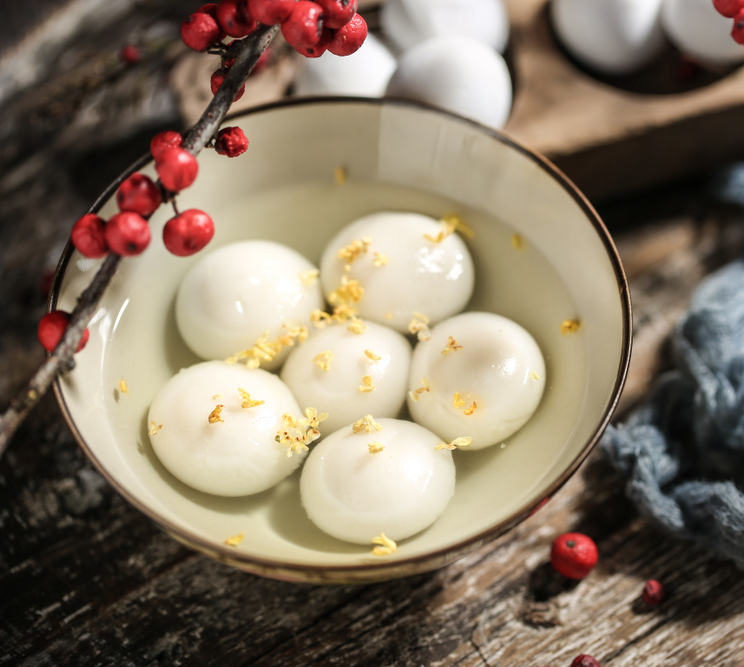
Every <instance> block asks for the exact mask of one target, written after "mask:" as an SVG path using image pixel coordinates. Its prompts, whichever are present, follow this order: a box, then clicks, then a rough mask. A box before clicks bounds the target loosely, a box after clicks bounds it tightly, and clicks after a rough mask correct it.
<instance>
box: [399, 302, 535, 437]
mask: <svg viewBox="0 0 744 667" xmlns="http://www.w3.org/2000/svg"><path fill="white" fill-rule="evenodd" d="M409 387H410V391H409V394H408V409H409V410H410V412H411V416H412V417H413V419H414V421H416V422H418V423H419V424H422V425H423V426H425V427H426V428H428V429H430V430H432V431H434V433H436V434H437V435H439V436H440V437H441V438H443V439H445V440H448V439H451V438H456V437H458V436H463V435H465V436H468V437H471V438H472V439H473V442H472V444H471V446H470V447H468V450H475V449H481V448H483V447H488V446H490V445H494V444H496V443H500V442H502V441H503V440H504V439H505V438H508V437H509V436H510V435H512V433H515V432H516V431H517V430H519V429H520V428H522V426H523V425H524V424H525V423H526V422H527V420H528V419H529V418H530V417H531V416H532V414H533V413H534V412H535V410H536V409H537V406H538V405H539V403H540V399H541V397H542V394H543V389H544V388H545V361H544V359H543V356H542V353H541V352H540V348H539V347H538V345H537V343H536V342H535V339H534V338H533V337H532V336H531V335H530V334H529V333H528V332H527V331H526V330H525V329H523V328H522V327H521V326H519V325H518V324H517V323H516V322H513V321H512V320H510V319H508V318H506V317H502V316H501V315H494V314H492V313H463V314H462V315H457V316H456V317H453V318H450V319H449V320H445V321H444V322H441V323H440V324H438V325H437V326H436V327H435V328H434V329H433V330H432V331H431V337H430V338H429V340H426V341H421V342H419V343H418V345H417V346H416V349H415V350H414V352H413V358H412V360H411V375H410V380H409Z"/></svg>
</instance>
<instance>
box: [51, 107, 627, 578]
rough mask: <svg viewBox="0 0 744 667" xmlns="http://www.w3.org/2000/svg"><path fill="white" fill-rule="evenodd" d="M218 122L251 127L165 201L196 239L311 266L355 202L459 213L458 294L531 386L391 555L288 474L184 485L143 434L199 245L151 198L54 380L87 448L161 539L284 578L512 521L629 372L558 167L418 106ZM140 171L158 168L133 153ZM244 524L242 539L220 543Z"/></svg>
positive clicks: (77, 261)
mask: <svg viewBox="0 0 744 667" xmlns="http://www.w3.org/2000/svg"><path fill="white" fill-rule="evenodd" d="M229 124H231V125H236V124H237V125H239V126H240V127H241V128H242V129H243V130H244V132H245V134H246V135H247V136H248V137H249V139H250V142H251V144H250V148H249V150H248V152H247V153H246V154H244V155H243V156H241V157H239V158H235V159H228V158H225V157H222V156H219V155H216V154H215V152H214V151H205V152H204V153H203V154H202V155H201V156H200V157H199V163H200V174H199V178H198V179H197V181H196V183H195V184H194V185H193V186H192V187H191V188H190V189H189V190H186V191H185V192H184V193H182V195H181V196H180V201H179V205H180V207H181V209H182V210H183V209H186V208H189V207H197V208H202V209H204V210H206V211H208V212H209V213H210V214H211V215H212V217H213V218H214V220H215V224H216V228H217V231H216V234H215V238H214V240H213V241H212V243H211V244H210V246H209V247H208V248H207V249H206V250H205V251H204V252H209V251H210V250H214V249H216V248H218V247H220V246H222V245H224V244H226V243H229V242H232V241H235V240H238V239H247V238H259V239H271V240H274V241H278V242H281V243H285V244H287V245H289V246H291V247H293V248H295V249H297V250H298V251H300V252H302V253H303V254H305V255H306V256H307V257H308V258H309V259H310V260H311V261H313V262H315V263H317V262H318V261H319V258H320V255H321V252H322V250H323V247H324V245H325V243H326V241H327V240H328V239H330V238H331V237H332V236H333V235H334V234H335V233H336V232H337V231H338V230H339V229H340V228H341V227H342V226H343V225H345V224H346V223H348V222H349V221H351V220H353V219H354V218H356V217H358V216H361V215H363V214H367V213H370V212H373V211H379V210H386V209H387V210H391V209H392V210H396V209H397V210H415V211H420V212H423V213H427V214H430V215H433V216H437V217H439V216H442V215H446V214H448V213H452V212H456V213H458V214H460V215H461V217H462V218H463V219H464V220H466V221H467V222H468V224H469V225H470V226H471V227H472V228H473V230H474V232H475V238H474V239H473V240H471V241H468V244H469V247H470V249H471V252H472V254H473V258H474V262H475V266H476V272H477V273H476V288H475V293H474V296H473V298H472V300H471V303H470V304H469V307H468V308H469V309H470V310H487V311H493V312H496V313H499V314H502V315H505V316H507V317H510V318H512V319H514V320H516V321H517V322H518V323H519V324H521V325H522V326H524V327H525V328H527V330H528V331H530V332H531V333H532V335H533V336H534V337H535V338H536V340H537V342H538V344H539V345H540V346H541V348H542V350H543V353H544V354H545V357H546V362H547V389H546V393H545V395H544V397H543V400H542V402H541V404H540V406H539V408H538V410H537V412H536V413H535V415H534V417H533V418H532V419H531V420H530V422H529V423H528V424H527V425H526V426H525V427H524V428H523V429H521V430H520V431H519V432H518V433H517V434H515V435H514V436H512V437H511V438H510V439H509V440H508V441H507V443H506V444H505V446H503V447H499V446H498V445H497V446H494V447H491V448H489V449H485V450H481V451H477V452H465V451H462V452H460V451H458V452H455V453H454V456H455V464H456V468H457V487H456V492H455V496H454V498H453V500H452V502H451V503H450V504H449V506H448V507H447V509H446V511H445V512H444V514H443V515H442V516H441V517H440V518H439V519H438V520H437V521H436V522H435V523H434V524H433V525H432V526H431V527H430V528H428V529H426V530H424V531H422V532H421V533H419V534H418V535H415V536H414V537H412V538H409V539H407V540H405V541H403V542H401V544H400V545H399V549H398V550H397V552H396V553H394V554H393V555H392V556H388V557H376V556H373V555H371V552H370V549H369V548H365V547H360V546H358V545H352V544H345V543H343V542H340V541H337V540H335V539H334V538H331V537H329V536H327V535H325V534H324V533H322V532H320V531H319V530H318V529H317V528H316V527H315V526H314V525H313V524H312V523H311V522H310V521H309V520H308V519H307V516H306V514H305V510H304V509H303V507H302V506H301V504H300V500H299V491H298V488H299V475H298V474H296V475H294V476H292V477H290V478H289V479H288V480H285V481H284V482H282V483H280V484H279V485H278V486H277V487H275V488H274V489H271V490H269V491H265V492H264V493H261V494H259V495H256V496H249V497H244V498H219V497H215V496H210V495H207V494H203V493H200V492H198V491H194V490H193V489H191V488H189V487H186V486H185V485H183V484H182V483H181V482H179V481H178V480H176V479H175V478H174V477H173V476H172V475H171V474H170V473H168V472H167V471H166V470H165V469H164V468H163V466H162V465H161V464H160V463H159V461H158V460H157V459H156V457H155V455H154V454H153V451H152V448H151V446H150V443H149V438H148V433H147V411H148V408H149V405H150V402H151V400H152V399H153V397H154V396H155V394H156V392H157V391H158V389H159V388H160V387H161V385H162V384H163V383H164V382H165V381H166V380H167V379H168V378H169V377H171V376H172V375H173V374H174V373H176V372H177V371H178V370H179V369H180V368H182V367H184V366H188V365H190V364H192V363H194V362H196V361H197V359H196V357H195V356H194V355H193V354H192V353H191V352H190V351H189V350H188V349H187V348H186V346H185V344H184V343H183V341H182V340H181V338H180V336H179V334H178V331H177V329H176V325H175V318H174V299H175V294H176V289H177V287H178V284H179V281H180V279H181V278H182V276H183V275H184V273H185V272H186V271H187V270H188V269H189V267H191V266H192V265H193V263H194V262H195V261H197V260H198V258H199V257H200V255H196V256H195V257H192V258H178V257H174V256H172V255H170V254H169V253H168V252H167V251H166V250H165V248H164V247H163V245H162V242H161V240H160V234H161V229H162V226H163V224H164V223H165V221H166V220H167V219H168V217H169V212H168V210H167V209H166V208H165V207H163V208H161V209H160V210H159V211H158V212H157V213H156V214H155V215H154V216H153V218H152V220H151V225H152V228H153V242H152V243H151V246H150V247H149V248H148V249H147V251H146V252H145V253H143V254H142V255H140V256H139V257H136V258H132V259H127V260H125V261H124V262H123V263H122V266H121V267H120V270H119V274H118V275H117V277H116V278H115V280H114V282H113V283H112V285H111V286H110V288H109V289H108V291H107V292H106V294H105V296H104V298H103V301H102V303H101V305H100V308H99V310H98V312H97V313H96V315H95V317H94V318H93V320H92V322H91V325H90V332H91V336H90V341H89V343H88V345H87V347H86V348H85V350H84V351H83V352H81V353H80V354H78V355H77V366H76V368H75V369H74V371H72V372H71V373H69V374H68V375H67V376H65V377H63V378H62V379H60V380H58V381H57V383H56V386H55V389H56V393H57V397H58V400H59V403H60V406H61V408H62V410H63V413H64V414H65V416H66V419H67V420H68V423H69V424H70V427H71V429H72V431H73V433H74V434H75V436H76V437H77V439H78V441H79V442H80V445H81V446H82V447H83V450H84V451H85V453H86V454H87V455H88V457H89V458H90V459H91V461H92V462H93V464H94V465H95V466H96V467H97V468H98V470H99V471H100V472H101V473H102V474H103V475H104V476H105V477H106V479H107V480H108V481H109V482H110V483H111V484H112V485H113V486H114V487H115V488H116V489H117V490H118V491H119V492H120V493H121V494H122V495H123V496H124V497H125V498H126V499H127V500H128V501H129V502H131V503H132V504H133V505H134V506H135V507H137V508H138V509H139V510H141V511H142V512H144V513H145V514H146V515H147V516H149V517H150V518H151V519H152V520H154V521H155V522H156V523H157V524H158V525H160V526H161V527H162V528H163V529H164V530H166V531H167V532H168V533H169V534H171V535H172V536H173V537H174V538H176V539H178V540H180V541H181V542H183V543H185V544H187V545H189V546H191V547H193V548H195V549H197V550H199V551H202V552H204V553H206V554H208V555H210V556H213V557H214V558H217V559H218V560H221V561H223V562H226V563H229V564H231V565H234V566H236V567H239V568H241V569H243V570H246V571H248V572H253V573H256V574H261V575H265V576H269V577H275V578H279V579H287V580H296V581H311V582H366V581H375V580H382V579H389V578H393V577H398V576H403V575H408V574H414V573H418V572H424V571H427V570H431V569H434V568H437V567H441V566H443V565H446V564H447V563H449V562H452V561H453V560H455V559H457V558H459V557H461V556H463V555H465V554H466V553H468V552H470V551H472V550H474V549H476V548H477V547H479V546H481V545H483V544H484V543H486V542H488V541H489V540H492V539H494V538H495V537H497V536H499V535H501V534H502V533H504V532H505V531H506V530H508V529H509V528H511V527H513V526H514V525H516V524H517V523H518V522H519V521H521V520H522V519H524V518H525V517H526V516H527V515H528V514H529V513H530V511H531V510H532V509H533V508H534V507H536V506H537V505H538V504H539V503H540V501H541V500H542V499H544V498H546V497H547V496H549V495H551V494H553V493H554V492H555V491H556V490H557V489H558V488H559V487H560V486H561V485H562V484H563V483H564V482H565V481H566V480H567V479H568V477H569V476H570V475H571V474H572V473H573V472H574V471H575V470H576V469H577V468H578V466H579V465H580V463H581V462H582V460H583V459H584V458H585V457H586V455H587V454H588V453H589V451H590V449H591V448H592V447H593V445H594V444H595V443H596V442H597V440H598V438H599V437H600V435H601V433H602V431H603V429H604V428H605V426H606V425H607V423H608V421H609V419H610V416H611V414H612V411H613V409H614V408H615V405H616V403H617V400H618V397H619V395H620V391H621V389H622V386H623V383H624V379H625V374H626V372H627V368H628V363H629V357H630V345H631V315H630V300H629V295H628V288H627V283H626V281H625V277H624V274H623V270H622V267H621V265H620V261H619V259H618V256H617V252H616V250H615V247H614V245H613V243H612V241H611V239H610V237H609V235H608V233H607V231H606V229H605V227H604V226H603V224H602V222H601V221H600V219H599V218H598V216H597V214H596V213H595V212H594V210H593V209H592V207H591V206H590V205H589V203H588V202H587V201H586V200H585V199H584V197H583V196H582V195H581V194H580V193H579V192H578V191H577V190H576V188H575V187H574V186H573V185H572V184H571V183H570V182H569V181H568V180H567V179H566V178H565V176H563V175H562V174H561V173H560V172H559V171H557V170H556V169H555V167H553V166H552V165H551V164H550V163H548V162H547V161H546V160H544V159H543V158H542V157H540V156H538V155H536V154H534V153H532V152H531V151H529V150H527V149H526V148H524V147H522V146H520V145H518V144H516V143H515V142H513V141H512V140H511V139H509V138H507V137H506V136H504V135H503V134H500V133H498V132H496V131H494V130H490V129H487V128H484V127H482V126H479V125H477V124H475V123H472V122H469V121H466V120H463V119H461V118H458V117H456V116H453V115H450V114H447V113H446V112H442V111H439V110H435V109H429V108H426V107H422V106H419V105H416V104H413V103H408V102H397V101H385V100H372V99H342V98H329V99H316V100H299V101H293V102H289V103H284V104H278V105H270V106H266V107H261V108H257V109H254V110H251V111H249V112H248V113H246V114H244V115H241V116H238V117H235V118H233V119H232V120H231V121H230V123H229ZM338 167H343V168H344V170H345V172H346V174H347V176H348V178H347V181H346V183H345V184H338V183H337V182H336V178H335V176H334V174H335V170H336V168H338ZM135 168H139V169H140V170H143V171H145V172H148V173H150V174H152V173H153V172H152V166H151V164H150V163H149V161H147V160H145V159H143V160H142V161H140V163H139V164H137V165H135V166H134V167H133V168H132V170H134V169H135ZM132 170H130V172H128V173H131V171H132ZM126 176H127V174H124V175H122V177H121V178H120V179H119V180H118V181H117V183H114V184H112V186H111V187H110V188H109V189H108V190H107V191H106V192H105V193H104V194H103V195H102V196H101V198H100V199H99V200H98V201H97V202H96V204H95V205H94V210H98V211H100V213H101V215H102V216H104V217H106V216H109V215H111V214H112V213H114V212H115V202H114V197H113V195H114V193H115V191H116V187H117V185H118V183H119V182H120V181H121V179H123V178H125V177H126ZM515 234H516V235H518V236H516V237H515ZM99 263H100V262H99V261H92V260H86V259H84V258H82V257H81V256H80V255H79V254H78V253H77V252H74V251H73V250H72V249H71V248H70V247H68V248H67V250H66V251H65V254H64V256H63V257H62V260H61V261H60V267H59V269H58V272H57V276H56V279H55V284H54V295H55V299H56V307H58V308H63V309H67V310H70V309H71V308H72V307H73V306H74V302H75V298H76V296H77V295H78V294H79V293H80V291H81V290H82V288H83V287H84V286H85V285H86V284H87V283H88V282H89V280H90V279H91V277H92V275H93V271H94V269H95V268H96V267H97V266H98V265H99ZM564 319H579V320H580V321H581V327H580V329H579V330H578V331H577V332H575V333H572V334H565V335H564V334H562V333H561V323H562V321H563V320H564ZM120 380H125V381H126V383H127V385H128V391H127V392H126V393H121V392H120V391H119V389H118V385H119V382H120ZM241 533H242V534H244V535H245V539H244V540H243V541H242V542H241V543H240V544H239V545H238V546H237V547H231V546H227V545H226V544H225V540H226V539H227V538H228V537H231V536H233V535H237V534H241ZM370 537H372V536H370Z"/></svg>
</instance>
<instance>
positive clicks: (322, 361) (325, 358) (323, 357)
mask: <svg viewBox="0 0 744 667" xmlns="http://www.w3.org/2000/svg"><path fill="white" fill-rule="evenodd" d="M332 360H333V352H331V350H326V351H325V352H321V353H320V354H318V355H316V356H315V358H314V359H313V361H314V362H315V365H316V366H317V367H318V368H320V370H322V371H329V370H331V361H332Z"/></svg>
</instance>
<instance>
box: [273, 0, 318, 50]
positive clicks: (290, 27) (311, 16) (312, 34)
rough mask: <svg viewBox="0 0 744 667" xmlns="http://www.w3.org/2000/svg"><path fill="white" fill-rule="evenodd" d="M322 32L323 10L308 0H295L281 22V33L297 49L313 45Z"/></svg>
mask: <svg viewBox="0 0 744 667" xmlns="http://www.w3.org/2000/svg"><path fill="white" fill-rule="evenodd" d="M322 33H323V10H322V9H321V8H320V5H318V4H316V3H315V2H311V1H310V0H297V2H295V4H294V7H293V8H292V13H291V14H290V15H289V16H288V17H287V18H286V19H285V20H284V21H283V22H282V35H284V39H286V40H287V43H288V44H289V45H290V46H293V47H294V48H295V49H297V50H298V51H299V50H300V49H309V48H312V47H313V46H315V45H316V44H317V43H318V42H319V41H320V37H321V35H322Z"/></svg>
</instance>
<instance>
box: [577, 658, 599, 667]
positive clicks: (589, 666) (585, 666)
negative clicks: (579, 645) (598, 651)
mask: <svg viewBox="0 0 744 667" xmlns="http://www.w3.org/2000/svg"><path fill="white" fill-rule="evenodd" d="M571 667H602V665H600V664H599V662H598V661H597V660H596V659H595V658H592V656H590V655H577V656H576V657H575V658H574V660H573V662H572V663H571Z"/></svg>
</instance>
